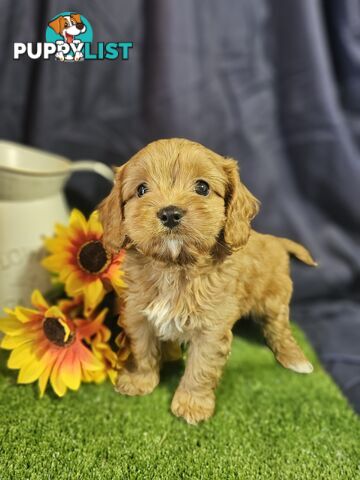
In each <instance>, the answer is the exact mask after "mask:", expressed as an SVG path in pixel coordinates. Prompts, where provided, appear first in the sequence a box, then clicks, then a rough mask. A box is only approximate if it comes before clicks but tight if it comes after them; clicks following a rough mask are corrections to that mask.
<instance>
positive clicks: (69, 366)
mask: <svg viewBox="0 0 360 480" xmlns="http://www.w3.org/2000/svg"><path fill="white" fill-rule="evenodd" d="M59 374H60V378H61V380H62V381H63V382H64V383H65V385H66V386H67V387H68V388H70V389H71V390H79V387H80V383H81V365H80V361H79V359H78V358H76V357H75V355H72V358H70V359H67V358H66V359H65V360H64V361H63V363H62V365H61V369H60V371H59Z"/></svg>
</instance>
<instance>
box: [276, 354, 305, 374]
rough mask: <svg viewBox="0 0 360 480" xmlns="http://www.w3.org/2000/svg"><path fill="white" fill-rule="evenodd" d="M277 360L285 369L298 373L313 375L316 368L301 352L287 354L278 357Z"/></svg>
mask: <svg viewBox="0 0 360 480" xmlns="http://www.w3.org/2000/svg"><path fill="white" fill-rule="evenodd" d="M276 360H277V361H278V362H279V363H280V364H281V365H282V366H283V367H285V368H288V369H289V370H292V371H293V372H296V373H311V372H312V371H313V370H314V367H313V366H312V365H311V363H310V362H309V360H308V359H307V358H306V357H305V355H304V354H303V353H302V352H301V350H293V351H290V352H286V353H281V354H277V355H276Z"/></svg>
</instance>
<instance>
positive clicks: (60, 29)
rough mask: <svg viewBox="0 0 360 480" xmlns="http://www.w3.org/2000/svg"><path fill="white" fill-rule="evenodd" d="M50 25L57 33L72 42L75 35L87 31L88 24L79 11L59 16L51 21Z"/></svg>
mask: <svg viewBox="0 0 360 480" xmlns="http://www.w3.org/2000/svg"><path fill="white" fill-rule="evenodd" d="M49 27H51V28H52V29H53V30H54V31H55V32H56V33H57V34H59V35H62V36H63V37H64V38H65V40H66V41H67V42H68V43H71V42H72V40H73V37H75V36H76V35H79V34H80V33H84V32H85V31H86V26H85V25H84V24H83V23H82V21H81V16H80V14H78V13H72V14H71V15H65V16H60V17H57V18H55V20H53V21H51V22H50V23H49Z"/></svg>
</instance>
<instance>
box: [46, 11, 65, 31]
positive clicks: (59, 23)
mask: <svg viewBox="0 0 360 480" xmlns="http://www.w3.org/2000/svg"><path fill="white" fill-rule="evenodd" d="M48 25H49V27H50V28H52V29H53V30H54V32H55V33H57V34H58V35H59V34H60V32H62V31H63V30H64V26H65V20H64V17H61V16H60V17H57V18H55V20H52V21H51V22H49V23H48Z"/></svg>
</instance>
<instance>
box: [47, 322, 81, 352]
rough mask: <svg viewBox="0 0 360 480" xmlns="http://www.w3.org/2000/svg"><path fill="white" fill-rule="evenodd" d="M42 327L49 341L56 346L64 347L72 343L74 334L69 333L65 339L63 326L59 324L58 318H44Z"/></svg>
mask: <svg viewBox="0 0 360 480" xmlns="http://www.w3.org/2000/svg"><path fill="white" fill-rule="evenodd" d="M43 329H44V333H45V335H46V337H47V338H48V339H49V340H50V342H52V343H54V344H55V345H57V346H58V347H64V346H65V345H69V344H70V343H72V341H73V339H74V335H72V334H70V335H69V338H68V339H67V340H66V341H65V333H66V332H65V328H64V327H63V325H61V323H60V321H59V319H58V318H53V317H49V318H45V320H44V323H43Z"/></svg>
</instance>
